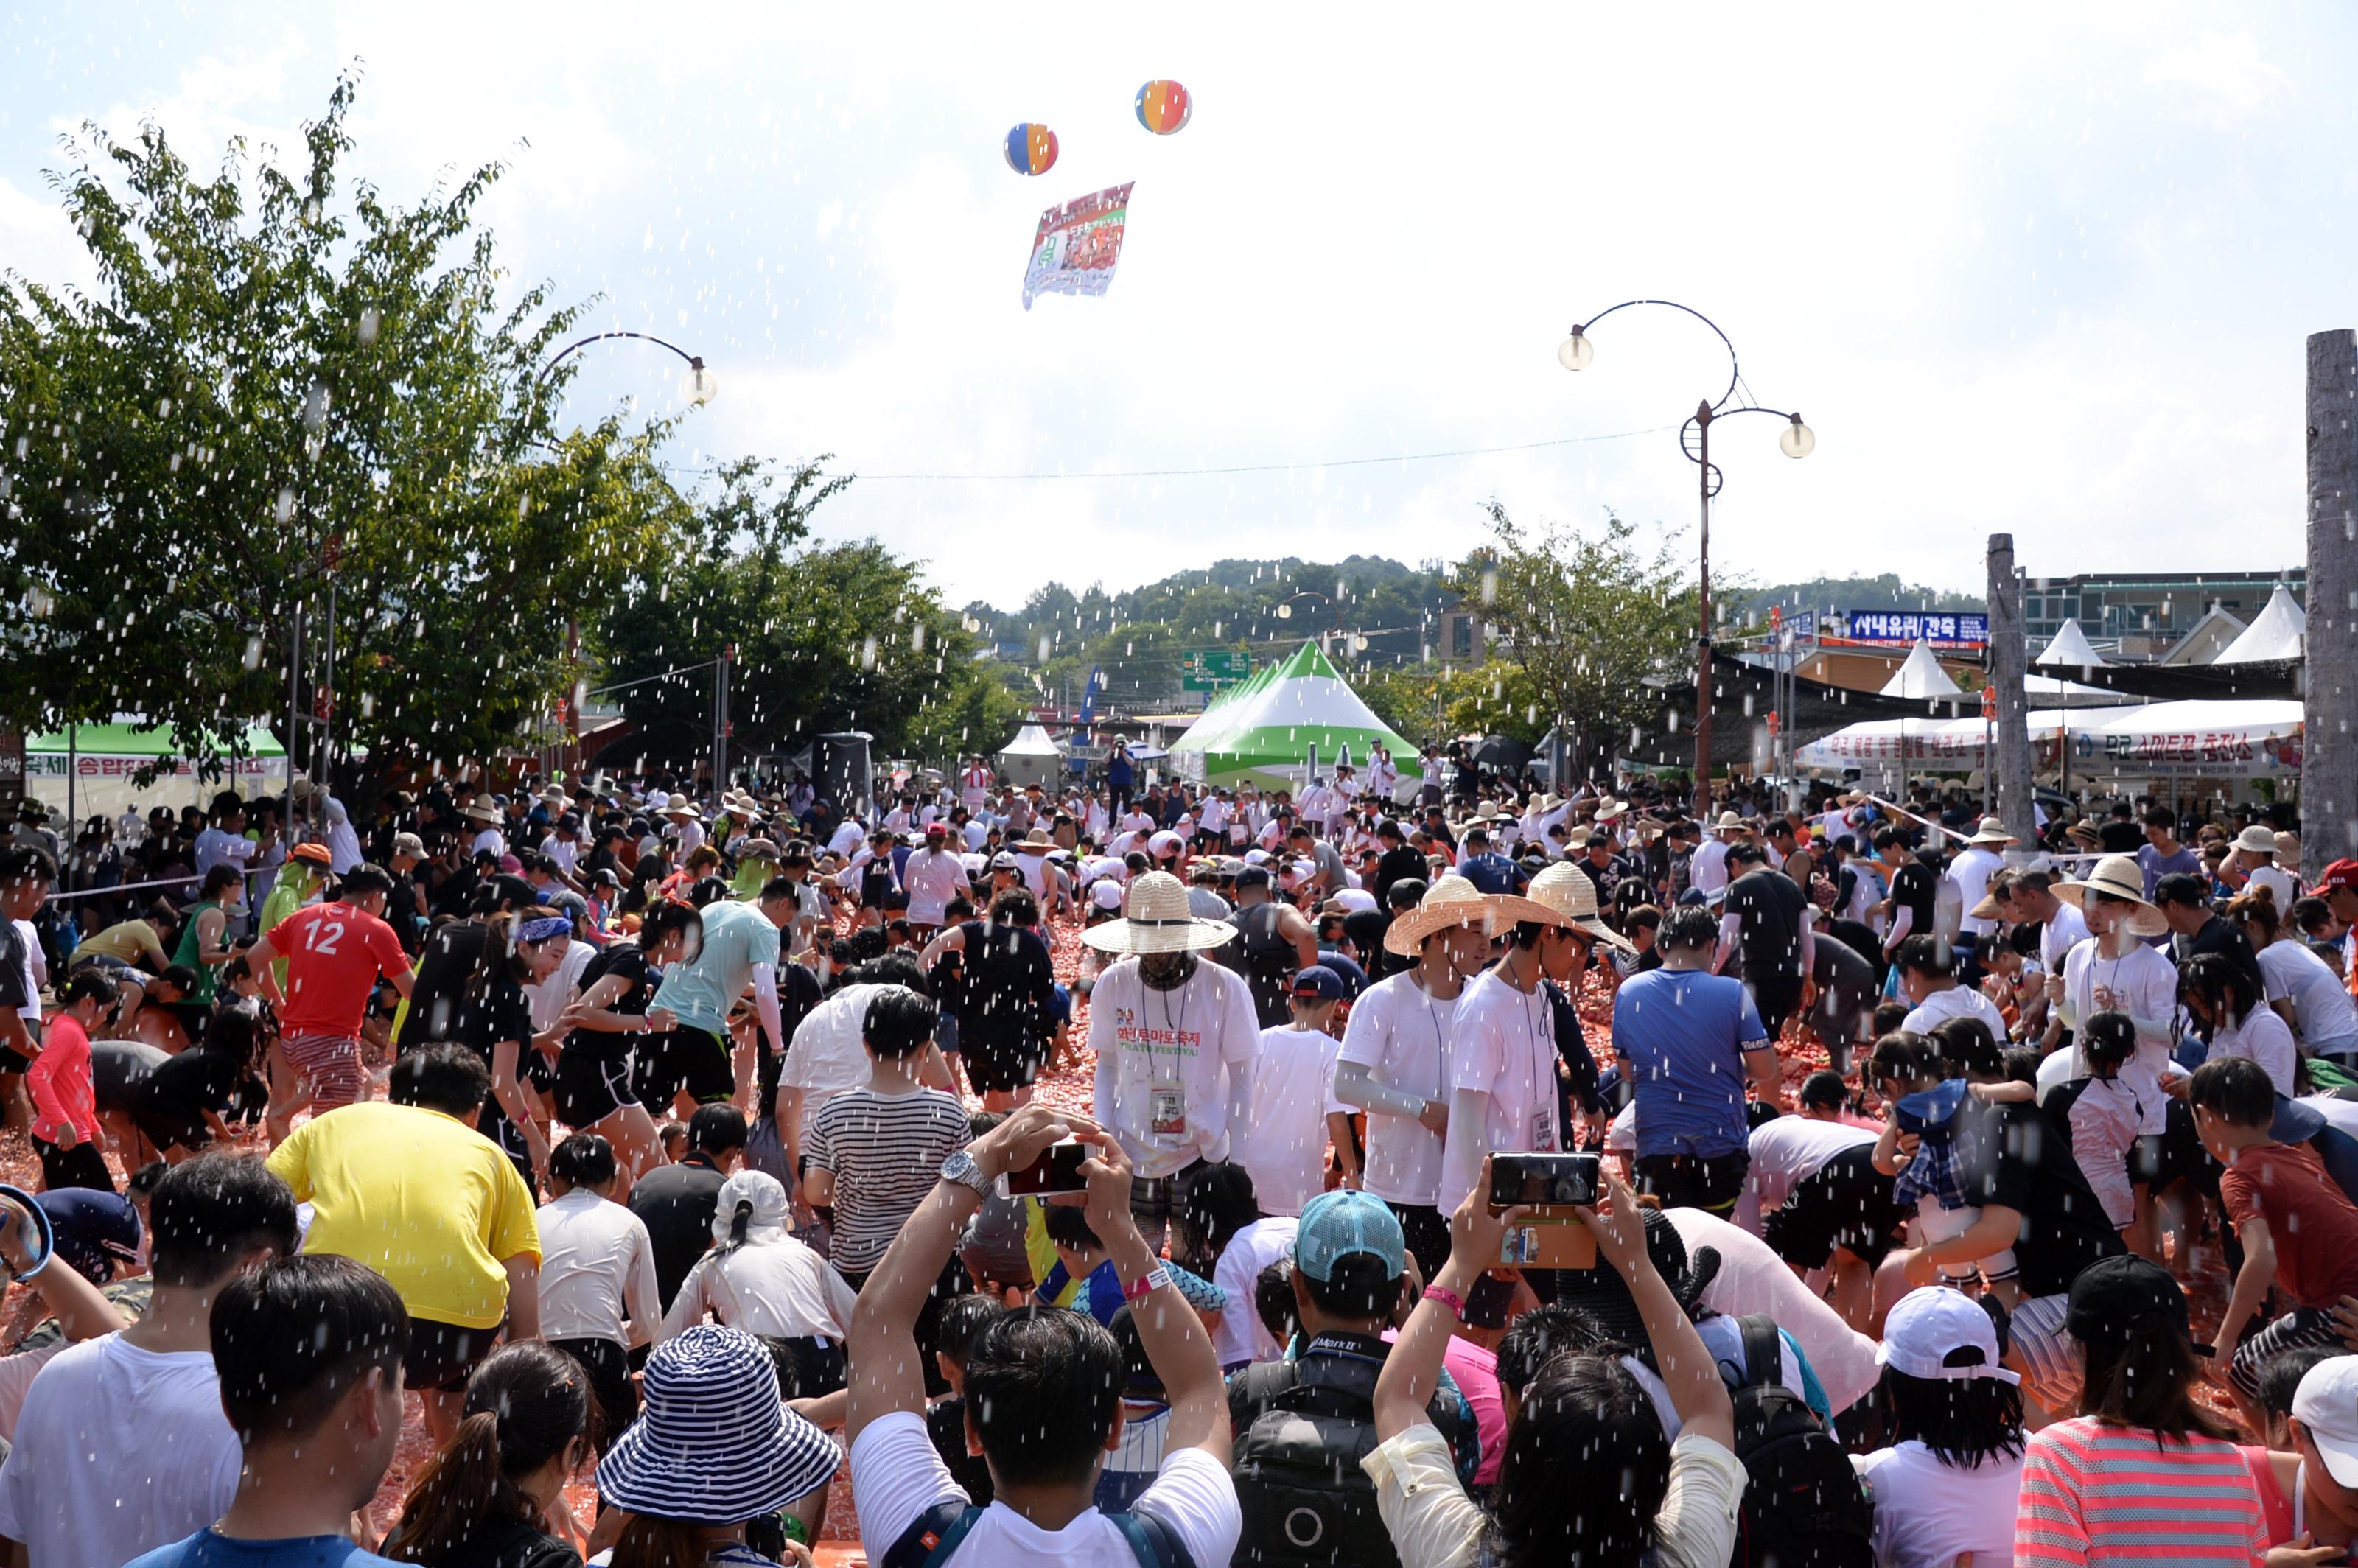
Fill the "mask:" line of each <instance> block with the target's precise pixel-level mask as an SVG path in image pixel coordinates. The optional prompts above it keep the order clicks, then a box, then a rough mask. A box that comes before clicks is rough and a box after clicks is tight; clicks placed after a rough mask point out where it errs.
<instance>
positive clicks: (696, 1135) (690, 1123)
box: [687, 1105, 746, 1154]
mask: <svg viewBox="0 0 2358 1568" xmlns="http://www.w3.org/2000/svg"><path fill="white" fill-rule="evenodd" d="M745 1132H746V1128H745V1113H744V1112H743V1111H741V1110H739V1109H738V1108H736V1107H735V1106H733V1105H700V1106H698V1107H697V1108H696V1114H695V1115H693V1116H691V1117H689V1118H688V1119H687V1146H688V1148H689V1149H690V1150H692V1151H693V1152H697V1153H699V1154H726V1153H728V1152H730V1151H732V1150H736V1149H742V1148H743V1147H745Z"/></svg>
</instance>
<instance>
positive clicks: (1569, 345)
mask: <svg viewBox="0 0 2358 1568" xmlns="http://www.w3.org/2000/svg"><path fill="white" fill-rule="evenodd" d="M1633 305H1662V306H1668V307H1669V308H1671V309H1673V310H1683V311H1685V312H1686V313H1687V314H1688V315H1690V316H1692V317H1693V318H1694V319H1696V320H1698V321H1700V322H1702V323H1703V324H1704V326H1706V327H1709V328H1710V329H1711V330H1712V335H1713V336H1714V337H1716V338H1717V339H1718V340H1719V341H1720V344H1721V346H1722V347H1724V348H1725V349H1726V350H1727V390H1726V391H1725V392H1723V393H1721V394H1720V395H1719V397H1718V399H1717V400H1716V401H1710V400H1706V401H1704V402H1701V403H1698V404H1696V405H1695V411H1694V413H1693V414H1692V415H1690V416H1688V418H1687V420H1686V423H1684V424H1683V425H1681V426H1680V427H1679V449H1680V450H1681V451H1682V452H1684V453H1685V454H1686V455H1687V460H1688V461H1690V462H1692V463H1694V464H1695V465H1697V467H1698V468H1699V470H1701V471H1700V473H1699V474H1698V475H1697V480H1696V487H1695V488H1696V492H1697V495H1698V501H1699V504H1700V506H1701V510H1702V524H1703V529H1702V537H1701V541H1700V556H1699V562H1700V566H1699V576H1698V578H1697V582H1698V585H1699V591H1698V594H1697V598H1698V600H1699V605H1698V609H1697V626H1696V629H1695V778H1694V788H1695V802H1694V814H1695V817H1696V819H1697V820H1698V821H1701V820H1704V819H1705V818H1706V817H1707V816H1709V814H1710V811H1711V498H1712V497H1713V496H1714V495H1717V494H1718V493H1719V482H1720V471H1719V470H1718V469H1717V468H1715V467H1714V466H1713V464H1712V460H1711V427H1712V424H1713V422H1714V421H1715V420H1719V419H1725V418H1728V417H1730V416H1734V415H1737V414H1773V415H1775V416H1777V417H1778V418H1779V419H1782V420H1784V421H1785V422H1786V425H1785V428H1784V429H1783V430H1781V431H1779V432H1778V436H1777V448H1778V449H1779V451H1781V452H1783V453H1784V454H1785V455H1786V456H1787V457H1789V458H1806V457H1808V456H1809V455H1810V453H1811V452H1812V450H1814V449H1816V447H1817V444H1818V438H1817V437H1816V435H1815V434H1813V433H1812V431H1811V429H1810V427H1808V426H1807V425H1804V424H1802V423H1801V416H1800V415H1799V414H1795V413H1789V412H1787V411H1785V410H1783V409H1780V408H1762V407H1757V406H1753V405H1751V404H1738V403H1736V401H1735V399H1736V388H1737V386H1738V385H1739V384H1741V383H1742V380H1743V375H1742V373H1741V371H1740V370H1739V369H1738V367H1737V364H1736V345H1735V344H1734V343H1732V342H1730V341H1728V337H1727V334H1726V333H1725V332H1723V331H1721V330H1719V323H1718V322H1716V321H1714V320H1713V319H1711V318H1710V317H1708V316H1706V315H1704V313H1703V312H1702V311H1700V310H1697V309H1696V308H1694V307H1693V306H1691V305H1682V304H1680V303H1679V302H1678V301H1677V300H1675V299H1625V300H1623V301H1622V302H1621V303H1620V304H1618V305H1616V306H1614V307H1613V308H1612V309H1611V310H1601V311H1599V312H1597V313H1596V314H1595V315H1594V316H1591V317H1590V318H1589V319H1587V320H1585V321H1583V322H1580V323H1578V324H1576V325H1574V328H1573V329H1572V335H1571V336H1570V337H1568V338H1566V339H1565V340H1564V341H1563V343H1562V344H1561V345H1559V346H1558V347H1557V349H1556V351H1555V357H1556V362H1558V363H1559V364H1561V365H1563V368H1564V369H1566V370H1572V371H1579V370H1586V369H1587V368H1588V366H1589V363H1590V362H1591V361H1593V360H1594V359H1595V357H1596V347H1595V344H1594V343H1592V342H1591V341H1589V337H1588V330H1589V329H1590V328H1591V327H1594V326H1595V325H1596V323H1598V322H1599V321H1602V320H1604V319H1605V318H1606V317H1607V316H1610V315H1612V314H1613V311H1614V310H1627V309H1628V308H1630V307H1631V306H1633ZM1689 431H1693V440H1692V441H1690V439H1689V438H1688V432H1689Z"/></svg>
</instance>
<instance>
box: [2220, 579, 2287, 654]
mask: <svg viewBox="0 0 2358 1568" xmlns="http://www.w3.org/2000/svg"><path fill="white" fill-rule="evenodd" d="M2308 641H2309V616H2308V613H2307V612H2306V611H2303V610H2302V609H2301V607H2300V602H2299V600H2296V599H2294V598H2293V596H2292V589H2289V588H2287V587H2286V586H2285V585H2284V584H2283V583H2278V584H2277V590H2276V591H2275V592H2274V593H2272V594H2270V595H2268V602H2267V604H2266V606H2265V607H2264V608H2263V609H2262V610H2261V611H2260V612H2259V614H2257V615H2256V616H2254V617H2253V618H2252V623H2251V624H2250V625H2249V626H2246V627H2244V630H2243V633H2242V634H2241V635H2240V636H2238V637H2237V638H2236V639H2235V640H2234V642H2232V643H2228V644H2227V645H2226V647H2225V648H2223V649H2222V650H2221V651H2220V654H2219V656H2218V657H2217V658H2216V659H2213V660H2212V663H2213V664H2220V665H2252V664H2262V663H2266V662H2267V661H2269V660H2273V659H2298V658H2299V657H2300V656H2301V654H2302V652H2303V650H2304V648H2305V647H2306V645H2307V643H2308Z"/></svg>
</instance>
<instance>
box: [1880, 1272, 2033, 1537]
mask: <svg viewBox="0 0 2358 1568" xmlns="http://www.w3.org/2000/svg"><path fill="white" fill-rule="evenodd" d="M1994 1306H1995V1303H1991V1302H1988V1301H1987V1300H1986V1298H1985V1300H1983V1301H1976V1300H1974V1298H1973V1297H1971V1296H1968V1295H1965V1294H1964V1293H1963V1292H1960V1291H1954V1290H1951V1289H1949V1288H1948V1287H1947V1286H1944V1285H1928V1286H1926V1287H1924V1288H1923V1289H1921V1290H1915V1291H1910V1292H1908V1294H1906V1295H1904V1296H1902V1297H1901V1298H1900V1299H1899V1301H1898V1303H1897V1304H1896V1305H1894V1306H1893V1307H1892V1309H1891V1314H1890V1315H1889V1317H1887V1319H1886V1320H1885V1323H1884V1329H1883V1344H1882V1346H1881V1347H1880V1348H1878V1349H1877V1352H1876V1357H1875V1358H1876V1361H1877V1364H1878V1365H1879V1366H1881V1367H1882V1368H1883V1376H1882V1378H1881V1379H1880V1380H1878V1381H1877V1384H1876V1385H1875V1393H1874V1400H1875V1410H1876V1413H1877V1418H1878V1419H1879V1422H1880V1423H1881V1428H1882V1431H1883V1433H1884V1436H1885V1439H1886V1444H1885V1446H1883V1447H1881V1448H1878V1449H1877V1450H1876V1451H1875V1452H1874V1453H1872V1454H1858V1455H1856V1456H1855V1457H1854V1458H1853V1459H1852V1460H1851V1465H1852V1466H1853V1468H1855V1469H1856V1470H1857V1472H1858V1475H1859V1479H1860V1480H1862V1481H1864V1482H1866V1487H1867V1492H1868V1495H1869V1496H1870V1497H1871V1498H1873V1500H1874V1503H1875V1538H1874V1546H1875V1560H1876V1562H1877V1563H1880V1564H1884V1565H1885V1568H1951V1565H1952V1563H1956V1562H1957V1561H1958V1560H1959V1558H1960V1557H1961V1556H1962V1555H1965V1554H1970V1555H1971V1556H1972V1557H1973V1559H1974V1562H1976V1563H1981V1562H1989V1563H2004V1562H2006V1560H2007V1559H2008V1557H2009V1556H2010V1554H2011V1553H2012V1552H2013V1551H2014V1515H2015V1506H2016V1498H2017V1494H2018V1493H2019V1492H2020V1490H2021V1487H2022V1449H2023V1432H2022V1388H2021V1379H2019V1378H2018V1377H2017V1376H2016V1375H2015V1374H2014V1373H2013V1372H2011V1371H2008V1370H2007V1369H2006V1368H2004V1367H2001V1366H2000V1365H1998V1360H1999V1357H2000V1354H2001V1352H2000V1349H1999V1345H1998V1329H1997V1317H1998V1314H1997V1313H1996V1312H1995V1311H1993V1310H1991V1309H1992V1308H1993V1307H1994Z"/></svg>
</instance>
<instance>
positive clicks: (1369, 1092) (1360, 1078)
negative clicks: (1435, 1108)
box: [1335, 1062, 1424, 1117]
mask: <svg viewBox="0 0 2358 1568" xmlns="http://www.w3.org/2000/svg"><path fill="white" fill-rule="evenodd" d="M1374 1073H1375V1069H1374V1068H1372V1067H1369V1066H1368V1065H1366V1064H1365V1063H1362V1062H1337V1063H1336V1064H1335V1098H1336V1099H1338V1100H1340V1101H1341V1102H1342V1103H1343V1104H1345V1105H1347V1106H1350V1107H1354V1108H1357V1109H1359V1110H1368V1111H1376V1112H1379V1113H1380V1114H1382V1115H1385V1116H1405V1117H1416V1116H1422V1115H1423V1114H1424V1097H1423V1096H1422V1095H1414V1094H1410V1093H1409V1092H1408V1091H1407V1090H1405V1089H1396V1088H1391V1087H1387V1086H1386V1085H1383V1084H1379V1083H1378V1082H1376V1080H1375V1076H1374Z"/></svg>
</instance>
